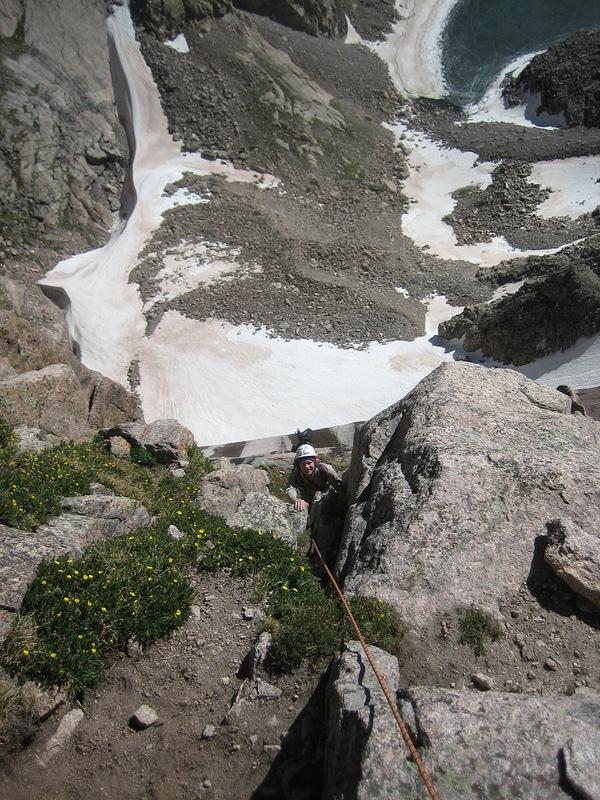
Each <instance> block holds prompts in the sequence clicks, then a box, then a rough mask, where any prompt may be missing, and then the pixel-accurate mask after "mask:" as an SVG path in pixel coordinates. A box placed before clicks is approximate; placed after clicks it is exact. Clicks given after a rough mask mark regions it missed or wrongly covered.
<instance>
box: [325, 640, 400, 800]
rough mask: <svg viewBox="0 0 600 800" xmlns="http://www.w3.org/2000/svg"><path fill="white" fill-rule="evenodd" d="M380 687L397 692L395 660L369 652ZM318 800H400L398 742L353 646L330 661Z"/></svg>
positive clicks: (360, 654)
mask: <svg viewBox="0 0 600 800" xmlns="http://www.w3.org/2000/svg"><path fill="white" fill-rule="evenodd" d="M370 650H371V653H372V655H373V657H374V658H375V660H376V662H377V665H378V667H379V669H380V671H381V672H382V674H383V676H384V679H385V682H386V684H387V686H388V688H389V690H390V691H391V692H392V695H395V694H396V692H397V690H398V659H396V658H395V657H394V656H391V655H389V654H388V653H386V652H384V651H383V650H380V649H379V648H378V647H372V648H370ZM326 715H327V723H326V725H327V727H326V730H327V734H326V735H327V739H326V743H325V754H326V755H325V763H324V768H325V769H324V781H323V795H322V797H323V800H342V798H347V797H354V798H356V800H367V799H368V798H372V797H381V798H387V797H390V798H391V797H400V796H402V795H398V794H397V791H396V787H397V783H398V776H397V765H398V763H399V762H401V761H402V760H403V758H402V757H401V756H402V755H403V754H402V753H401V748H402V747H403V743H402V740H401V739H400V734H399V731H398V727H397V725H396V721H395V720H394V717H393V715H392V712H391V710H390V708H389V706H388V704H387V702H386V699H385V696H384V694H383V691H382V689H381V687H380V685H379V683H378V681H377V679H376V677H375V675H374V673H373V670H372V669H371V666H370V665H369V662H368V661H367V659H366V656H365V655H364V652H363V650H362V648H361V646H360V644H359V643H358V642H349V643H348V644H347V645H346V647H345V649H344V651H343V652H342V654H341V655H340V656H339V657H338V658H337V659H335V660H334V662H333V664H332V669H331V673H330V678H329V683H328V687H327V700H326Z"/></svg>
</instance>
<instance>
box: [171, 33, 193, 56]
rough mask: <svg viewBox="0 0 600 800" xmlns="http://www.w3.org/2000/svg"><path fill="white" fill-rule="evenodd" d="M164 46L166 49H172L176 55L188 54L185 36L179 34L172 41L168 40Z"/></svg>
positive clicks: (188, 49)
mask: <svg viewBox="0 0 600 800" xmlns="http://www.w3.org/2000/svg"><path fill="white" fill-rule="evenodd" d="M165 44H166V45H167V47H172V48H173V50H177V52H178V53H189V52H190V48H189V45H188V43H187V39H186V38H185V34H183V33H179V34H178V35H177V36H176V37H175V38H174V39H168V40H167V41H166V42H165Z"/></svg>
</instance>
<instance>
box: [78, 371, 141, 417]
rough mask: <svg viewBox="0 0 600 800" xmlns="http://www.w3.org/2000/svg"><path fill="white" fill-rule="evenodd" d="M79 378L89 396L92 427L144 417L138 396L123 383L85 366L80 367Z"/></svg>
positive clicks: (89, 415) (89, 414) (89, 413)
mask: <svg viewBox="0 0 600 800" xmlns="http://www.w3.org/2000/svg"><path fill="white" fill-rule="evenodd" d="M79 380H80V383H81V386H82V388H83V390H84V391H85V392H86V394H87V396H88V418H87V419H88V424H89V425H90V426H91V427H92V428H107V427H109V426H112V425H119V424H120V423H124V422H133V421H140V420H142V419H143V415H142V411H141V409H140V406H139V401H138V399H137V397H136V396H135V395H134V394H132V393H131V392H129V391H127V389H125V387H124V386H121V384H119V383H115V381H112V380H111V379H110V378H107V377H105V376H104V375H100V373H99V372H94V371H93V370H90V369H87V368H86V367H83V366H81V368H80V369H79Z"/></svg>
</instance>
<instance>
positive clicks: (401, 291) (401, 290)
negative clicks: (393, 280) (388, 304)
mask: <svg viewBox="0 0 600 800" xmlns="http://www.w3.org/2000/svg"><path fill="white" fill-rule="evenodd" d="M394 291H395V292H398V294H401V295H402V296H403V297H410V292H409V291H408V289H404V288H403V287H402V286H395V287H394Z"/></svg>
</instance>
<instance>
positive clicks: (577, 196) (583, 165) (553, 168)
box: [527, 156, 600, 219]
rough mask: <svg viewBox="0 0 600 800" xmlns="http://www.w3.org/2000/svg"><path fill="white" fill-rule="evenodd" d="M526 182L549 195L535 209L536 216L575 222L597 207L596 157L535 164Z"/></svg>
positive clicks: (599, 176)
mask: <svg viewBox="0 0 600 800" xmlns="http://www.w3.org/2000/svg"><path fill="white" fill-rule="evenodd" d="M527 181H528V183H538V184H540V186H543V187H544V188H545V189H550V190H551V192H552V194H551V195H550V197H548V198H547V199H546V200H544V202H543V203H541V204H540V205H539V206H538V208H537V210H536V214H537V215H538V216H540V217H544V218H545V219H549V218H551V217H570V218H571V219H576V218H577V217H580V216H581V215H582V214H586V213H589V212H590V211H593V210H594V209H595V208H596V206H598V205H600V156H582V157H579V158H563V159H556V160H555V161H538V162H537V163H536V164H534V165H533V168H532V170H531V175H530V176H529V177H528V178H527Z"/></svg>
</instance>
